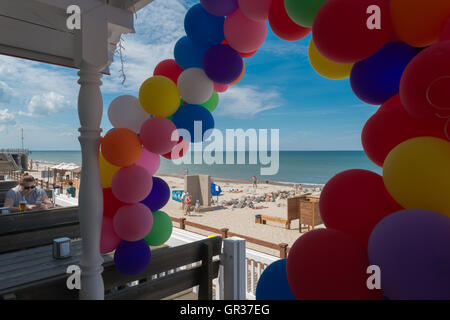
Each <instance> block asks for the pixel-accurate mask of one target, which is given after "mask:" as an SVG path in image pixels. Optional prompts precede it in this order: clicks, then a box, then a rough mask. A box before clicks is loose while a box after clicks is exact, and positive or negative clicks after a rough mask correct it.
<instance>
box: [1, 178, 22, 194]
mask: <svg viewBox="0 0 450 320" xmlns="http://www.w3.org/2000/svg"><path fill="white" fill-rule="evenodd" d="M17 184H18V183H17V181H13V180H9V181H0V192H3V191H8V190H9V189H11V188H14V187H15V186H17Z"/></svg>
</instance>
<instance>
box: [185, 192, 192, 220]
mask: <svg viewBox="0 0 450 320" xmlns="http://www.w3.org/2000/svg"><path fill="white" fill-rule="evenodd" d="M191 202H192V201H191V195H190V194H189V193H187V192H186V197H185V198H184V210H185V212H184V215H185V216H190V215H191Z"/></svg>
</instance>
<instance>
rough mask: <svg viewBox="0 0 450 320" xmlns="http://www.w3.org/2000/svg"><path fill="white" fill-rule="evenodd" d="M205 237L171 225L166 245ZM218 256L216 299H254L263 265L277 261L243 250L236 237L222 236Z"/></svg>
mask: <svg viewBox="0 0 450 320" xmlns="http://www.w3.org/2000/svg"><path fill="white" fill-rule="evenodd" d="M205 238H206V237H205V236H202V235H199V234H196V233H193V232H189V231H186V230H181V229H178V228H173V232H172V236H171V238H170V239H169V240H168V241H167V242H166V244H167V245H168V246H170V247H174V246H179V245H182V244H186V243H191V242H194V241H199V240H202V239H205ZM220 259H221V266H220V269H219V277H218V278H216V279H214V280H213V285H214V287H215V299H217V300H223V299H226V300H245V299H248V300H254V299H255V291H256V286H257V284H258V280H259V277H260V276H261V273H262V272H263V270H264V268H265V267H267V266H268V265H270V264H271V263H272V262H274V261H277V260H279V258H278V257H274V256H271V255H268V254H265V253H261V252H258V251H255V250H251V249H246V247H245V240H244V239H240V238H236V237H232V238H228V239H225V241H224V242H223V247H222V254H221V257H220ZM189 267H190V266H185V267H182V268H180V269H185V268H189ZM170 272H173V270H171V271H169V273H170ZM160 276H162V275H160ZM194 291H196V288H194Z"/></svg>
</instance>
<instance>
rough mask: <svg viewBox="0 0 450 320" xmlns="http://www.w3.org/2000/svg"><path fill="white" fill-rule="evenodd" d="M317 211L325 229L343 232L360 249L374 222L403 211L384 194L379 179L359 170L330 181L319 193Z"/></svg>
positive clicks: (335, 177)
mask: <svg viewBox="0 0 450 320" xmlns="http://www.w3.org/2000/svg"><path fill="white" fill-rule="evenodd" d="M319 208H320V216H321V217H322V220H323V222H324V223H325V226H326V227H327V228H331V229H336V230H339V231H342V232H345V233H346V234H348V235H350V236H352V237H353V238H354V239H356V240H358V241H359V242H360V243H361V244H362V245H363V246H364V247H367V242H368V241H369V237H370V234H371V232H372V230H373V228H374V227H375V226H376V224H377V223H378V222H380V221H381V220H382V219H383V218H384V217H386V216H388V215H389V214H391V213H393V212H396V211H399V210H402V209H403V208H402V207H401V206H400V205H399V204H398V203H397V202H396V201H395V200H394V199H393V198H392V197H391V195H390V194H389V192H388V191H387V189H386V187H385V186H384V182H383V177H381V176H380V175H378V174H376V173H375V172H372V171H368V170H362V169H352V170H347V171H344V172H341V173H338V174H337V175H335V176H334V177H333V178H331V179H330V180H329V181H328V183H327V184H326V185H325V187H324V188H323V190H322V193H321V195H320V201H319Z"/></svg>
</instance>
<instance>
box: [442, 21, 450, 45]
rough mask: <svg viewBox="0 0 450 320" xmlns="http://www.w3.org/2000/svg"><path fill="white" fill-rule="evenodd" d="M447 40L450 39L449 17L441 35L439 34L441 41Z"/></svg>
mask: <svg viewBox="0 0 450 320" xmlns="http://www.w3.org/2000/svg"><path fill="white" fill-rule="evenodd" d="M447 40H450V19H448V21H447V23H446V24H445V27H444V29H442V32H441V35H440V36H439V41H447Z"/></svg>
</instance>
